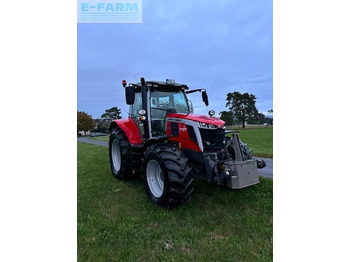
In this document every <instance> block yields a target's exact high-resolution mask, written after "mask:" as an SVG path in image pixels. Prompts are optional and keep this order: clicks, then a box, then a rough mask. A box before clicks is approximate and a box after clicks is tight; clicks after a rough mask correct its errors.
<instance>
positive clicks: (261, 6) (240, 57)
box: [77, 0, 273, 118]
mask: <svg viewBox="0 0 350 262" xmlns="http://www.w3.org/2000/svg"><path fill="white" fill-rule="evenodd" d="M142 7H143V11H142V17H143V19H142V23H138V24H125V23H110V24H94V23H90V24H78V69H77V70H78V101H77V107H78V110H79V111H85V112H87V113H88V114H90V115H92V117H93V118H99V117H100V116H101V115H102V114H103V113H104V110H105V109H108V108H111V107H113V106H117V107H119V108H121V109H122V116H123V117H126V116H127V111H128V106H127V105H126V103H125V99H124V88H123V87H122V85H121V82H122V80H123V79H125V80H127V82H128V83H129V82H132V83H135V82H139V79H140V77H144V78H145V79H146V80H160V81H164V80H165V79H166V78H172V79H175V81H176V82H178V83H184V84H187V85H188V86H189V87H190V88H206V89H207V93H208V96H209V106H208V107H206V106H205V105H204V104H203V102H202V101H201V96H200V94H199V93H193V94H190V95H189V99H190V100H192V101H193V104H194V108H195V113H198V114H207V112H208V110H209V109H214V110H215V111H216V114H217V115H218V113H219V112H220V111H223V110H225V104H226V101H225V100H226V94H227V93H228V92H234V91H239V92H248V93H252V94H254V95H256V97H257V103H256V106H257V108H258V110H259V112H262V113H265V114H267V111H268V110H269V109H273V63H272V58H273V56H272V55H273V46H272V44H273V43H272V40H273V26H272V18H273V17H272V11H273V10H272V9H273V2H272V0H250V1H243V0H242V1H239V0H237V1H236V0H231V1H229V0H225V1H212V0H202V1H184V0H181V1H180V0H178V1H173V0H157V1H156V0H147V1H146V0H144V1H143V2H142Z"/></svg>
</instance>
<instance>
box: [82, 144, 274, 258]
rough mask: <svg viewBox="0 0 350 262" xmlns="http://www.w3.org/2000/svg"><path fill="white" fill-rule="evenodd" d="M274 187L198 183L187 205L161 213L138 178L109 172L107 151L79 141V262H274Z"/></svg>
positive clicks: (267, 184)
mask: <svg viewBox="0 0 350 262" xmlns="http://www.w3.org/2000/svg"><path fill="white" fill-rule="evenodd" d="M272 186H273V181H272V180H271V179H263V178H260V183H259V184H257V185H254V186H251V187H248V188H245V189H241V190H231V189H225V188H219V187H215V186H212V185H208V184H207V183H206V182H205V181H202V180H196V182H195V191H194V194H193V197H192V199H191V201H190V202H189V203H187V204H186V205H184V206H181V207H179V208H176V209H173V210H166V209H163V208H161V207H159V206H157V205H156V204H154V203H153V202H151V201H150V200H149V199H148V198H147V196H146V194H145V192H144V185H143V182H142V181H141V180H140V179H136V180H135V181H132V182H127V183H126V182H121V181H118V180H116V179H115V178H114V177H113V176H112V175H111V172H110V168H109V161H108V150H107V148H105V147H101V146H94V145H89V144H84V143H78V196H77V198H78V228H77V237H78V261H272V258H273V255H272V232H273V230H272V221H273V219H272V211H273V201H272V199H273V194H272Z"/></svg>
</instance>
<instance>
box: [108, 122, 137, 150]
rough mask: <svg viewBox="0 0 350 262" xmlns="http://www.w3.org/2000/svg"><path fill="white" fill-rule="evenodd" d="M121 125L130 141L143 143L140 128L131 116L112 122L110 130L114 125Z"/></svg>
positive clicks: (135, 143)
mask: <svg viewBox="0 0 350 262" xmlns="http://www.w3.org/2000/svg"><path fill="white" fill-rule="evenodd" d="M117 126H118V127H119V128H120V129H121V130H123V132H124V133H125V134H126V136H127V137H128V140H129V143H130V144H133V145H139V144H142V139H141V136H140V132H139V129H138V128H137V126H136V124H135V122H134V121H133V120H132V119H131V118H130V117H129V118H128V119H118V120H113V121H112V122H111V125H110V128H109V131H111V130H112V128H113V127H117Z"/></svg>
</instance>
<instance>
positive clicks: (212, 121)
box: [167, 114, 225, 128]
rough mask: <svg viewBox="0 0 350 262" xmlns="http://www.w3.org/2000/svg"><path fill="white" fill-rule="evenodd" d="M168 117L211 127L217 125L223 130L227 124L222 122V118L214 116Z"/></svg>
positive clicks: (177, 115) (170, 115)
mask: <svg viewBox="0 0 350 262" xmlns="http://www.w3.org/2000/svg"><path fill="white" fill-rule="evenodd" d="M167 117H171V118H180V119H186V120H192V121H196V122H202V123H206V124H209V125H215V126H217V127H218V128H222V127H223V126H224V124H225V121H223V120H221V119H220V118H217V117H213V116H204V115H196V114H187V115H184V114H168V115H167Z"/></svg>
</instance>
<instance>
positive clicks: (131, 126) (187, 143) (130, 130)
mask: <svg viewBox="0 0 350 262" xmlns="http://www.w3.org/2000/svg"><path fill="white" fill-rule="evenodd" d="M166 117H167V118H177V119H185V120H190V121H195V122H202V123H206V124H209V125H215V126H217V127H218V128H222V127H223V126H224V124H225V122H224V121H223V120H221V119H219V118H216V117H212V116H204V115H195V114H168V115H167V116H166ZM113 122H115V123H116V124H117V125H118V126H119V127H120V128H121V129H122V130H123V131H124V133H125V134H126V136H127V137H128V139H129V142H130V144H142V143H143V142H142V139H141V136H140V133H139V129H138V128H137V126H136V124H135V122H134V121H133V120H132V118H130V117H129V118H128V119H119V120H114V121H113ZM178 125H179V136H177V137H170V138H169V140H172V141H176V142H178V143H179V146H180V148H187V149H191V150H194V151H197V152H201V150H200V148H199V146H198V144H197V143H196V142H195V141H193V140H192V139H191V138H190V136H189V134H188V131H187V126H186V124H183V123H178ZM170 129H171V128H170V122H169V121H168V122H167V126H166V134H167V135H169V136H170V135H171V130H170Z"/></svg>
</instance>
